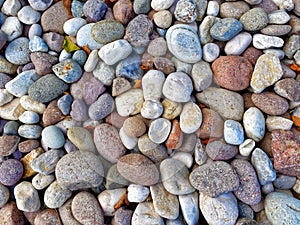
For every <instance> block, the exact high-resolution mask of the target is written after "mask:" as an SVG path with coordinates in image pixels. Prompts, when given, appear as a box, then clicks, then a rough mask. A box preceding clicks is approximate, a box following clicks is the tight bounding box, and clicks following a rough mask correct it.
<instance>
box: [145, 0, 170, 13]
mask: <svg viewBox="0 0 300 225" xmlns="http://www.w3.org/2000/svg"><path fill="white" fill-rule="evenodd" d="M174 2H175V0H166V1H163V2H161V1H160V0H152V1H151V8H153V9H154V10H156V11H161V10H164V9H168V8H170V7H171V6H172V5H173V3H174Z"/></svg>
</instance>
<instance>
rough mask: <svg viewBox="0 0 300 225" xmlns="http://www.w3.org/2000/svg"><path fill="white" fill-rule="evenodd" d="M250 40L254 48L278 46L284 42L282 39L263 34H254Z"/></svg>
mask: <svg viewBox="0 0 300 225" xmlns="http://www.w3.org/2000/svg"><path fill="white" fill-rule="evenodd" d="M252 42H253V46H254V47H255V48H256V49H268V48H271V47H274V48H280V47H282V46H283V44H284V41H283V39H281V38H279V37H275V36H268V35H264V34H254V35H253V41H252Z"/></svg>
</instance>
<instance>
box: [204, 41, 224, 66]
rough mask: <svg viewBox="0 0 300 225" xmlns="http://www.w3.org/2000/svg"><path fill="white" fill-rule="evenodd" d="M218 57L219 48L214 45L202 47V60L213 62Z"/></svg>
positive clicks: (208, 44)
mask: <svg viewBox="0 0 300 225" xmlns="http://www.w3.org/2000/svg"><path fill="white" fill-rule="evenodd" d="M219 55H220V47H219V46H218V45H217V44H215V43H207V44H205V45H204V46H203V60H205V61H206V62H213V61H215V59H216V58H218V57H219Z"/></svg>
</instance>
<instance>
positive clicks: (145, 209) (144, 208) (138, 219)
mask: <svg viewBox="0 0 300 225" xmlns="http://www.w3.org/2000/svg"><path fill="white" fill-rule="evenodd" d="M131 224H132V225H140V224H157V225H164V220H163V218H162V217H160V215H159V214H158V213H157V212H155V209H154V206H153V203H152V202H142V203H139V204H138V205H137V207H136V208H135V210H134V212H133V215H132V220H131Z"/></svg>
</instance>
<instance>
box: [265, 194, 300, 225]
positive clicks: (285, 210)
mask: <svg viewBox="0 0 300 225" xmlns="http://www.w3.org/2000/svg"><path fill="white" fill-rule="evenodd" d="M264 205H265V212H266V216H267V218H268V219H269V221H270V222H271V223H272V224H274V225H279V224H281V223H287V224H297V223H299V222H300V220H299V211H298V209H299V207H300V201H299V200H298V199H296V198H294V197H292V196H289V195H287V194H284V193H280V192H272V193H270V194H268V195H267V197H266V199H265V204H264Z"/></svg>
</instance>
